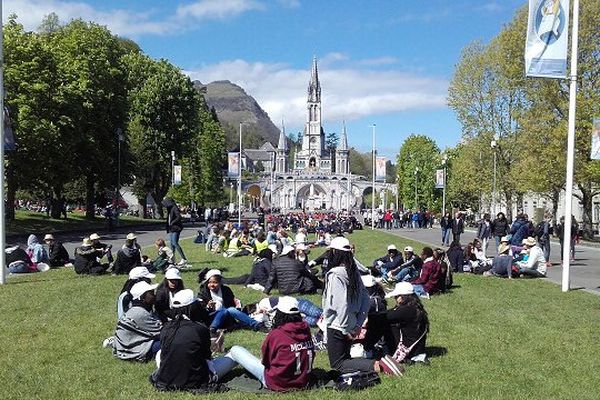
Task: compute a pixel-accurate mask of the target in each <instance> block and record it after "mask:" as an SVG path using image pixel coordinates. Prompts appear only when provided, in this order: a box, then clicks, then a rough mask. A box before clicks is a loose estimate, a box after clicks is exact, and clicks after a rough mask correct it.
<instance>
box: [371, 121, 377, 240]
mask: <svg viewBox="0 0 600 400" xmlns="http://www.w3.org/2000/svg"><path fill="white" fill-rule="evenodd" d="M371 128H372V129H373V190H372V191H371V229H372V230H374V229H375V153H376V150H375V124H373V125H372V126H371Z"/></svg>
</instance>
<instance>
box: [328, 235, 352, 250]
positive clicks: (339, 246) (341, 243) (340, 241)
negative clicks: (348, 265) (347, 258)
mask: <svg viewBox="0 0 600 400" xmlns="http://www.w3.org/2000/svg"><path fill="white" fill-rule="evenodd" d="M329 248H330V249H336V250H341V251H352V246H351V245H350V241H349V240H348V239H346V238H345V237H342V236H338V237H336V238H333V239H332V240H331V244H330V245H329Z"/></svg>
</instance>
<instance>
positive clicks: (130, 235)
mask: <svg viewBox="0 0 600 400" xmlns="http://www.w3.org/2000/svg"><path fill="white" fill-rule="evenodd" d="M126 239H127V240H135V239H137V236H135V233H133V232H130V233H128V234H127V238H126Z"/></svg>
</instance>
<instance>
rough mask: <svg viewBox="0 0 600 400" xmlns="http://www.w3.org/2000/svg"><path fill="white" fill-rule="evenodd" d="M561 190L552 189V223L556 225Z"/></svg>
mask: <svg viewBox="0 0 600 400" xmlns="http://www.w3.org/2000/svg"><path fill="white" fill-rule="evenodd" d="M560 192H561V191H560V190H558V189H554V190H552V225H553V226H556V224H557V221H558V215H557V214H558V203H559V202H560Z"/></svg>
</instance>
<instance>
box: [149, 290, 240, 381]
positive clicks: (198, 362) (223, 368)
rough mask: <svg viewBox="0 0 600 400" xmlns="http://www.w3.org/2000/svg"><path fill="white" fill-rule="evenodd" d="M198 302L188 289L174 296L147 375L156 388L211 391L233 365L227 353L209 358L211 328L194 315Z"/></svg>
mask: <svg viewBox="0 0 600 400" xmlns="http://www.w3.org/2000/svg"><path fill="white" fill-rule="evenodd" d="M197 304H198V299H197V297H196V296H195V295H194V292H193V291H192V290H190V289H184V290H181V291H179V292H177V293H176V294H175V296H173V311H174V315H173V319H171V320H170V321H168V322H166V323H165V325H164V327H163V329H162V331H161V334H160V342H161V350H160V362H158V361H157V364H158V369H157V370H156V371H155V372H154V373H153V374H152V375H151V376H150V382H151V383H152V385H154V387H155V388H156V389H158V390H165V391H179V390H184V391H194V392H210V391H212V390H211V387H212V386H214V384H216V383H217V382H218V381H219V380H221V379H222V378H223V377H224V376H225V375H226V374H227V373H228V372H229V371H231V370H232V369H233V368H234V367H235V365H236V362H235V361H233V359H232V358H230V357H218V358H215V359H213V358H212V355H211V353H212V352H211V340H210V332H209V330H208V328H207V327H206V326H205V325H204V324H202V323H200V322H198V318H197V317H196V316H195V313H196V312H197V310H198V309H199V308H198V307H195V306H196V305H197ZM157 359H158V357H157Z"/></svg>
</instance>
